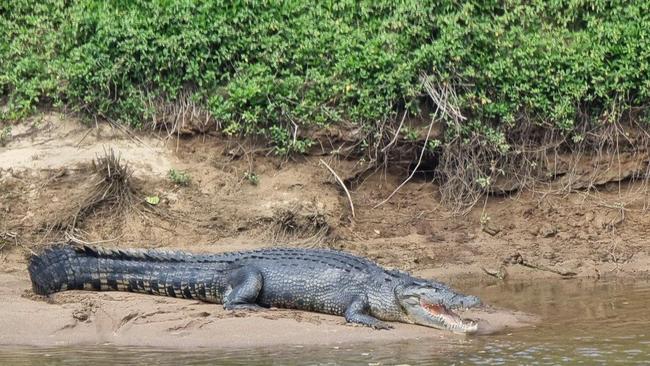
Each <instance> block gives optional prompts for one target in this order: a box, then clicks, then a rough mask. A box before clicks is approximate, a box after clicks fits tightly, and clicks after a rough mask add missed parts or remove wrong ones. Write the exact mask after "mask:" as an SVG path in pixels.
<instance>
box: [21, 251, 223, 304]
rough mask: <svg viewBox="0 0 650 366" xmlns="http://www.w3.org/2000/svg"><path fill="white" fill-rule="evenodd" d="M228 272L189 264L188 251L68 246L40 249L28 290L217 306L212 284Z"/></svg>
mask: <svg viewBox="0 0 650 366" xmlns="http://www.w3.org/2000/svg"><path fill="white" fill-rule="evenodd" d="M227 271H228V268H227V266H226V264H220V263H217V262H209V261H207V262H202V261H200V260H199V261H193V260H192V258H191V255H190V254H189V253H182V252H165V251H157V250H138V249H127V250H120V249H105V248H100V247H95V248H93V247H87V246H72V245H69V244H57V245H54V246H52V247H50V248H48V249H45V250H44V251H43V253H42V254H40V255H34V256H32V258H31V259H30V262H29V275H30V277H31V279H32V288H33V290H34V292H35V293H37V294H40V295H49V294H52V293H55V292H59V291H65V290H92V291H129V292H139V293H146V294H153V295H163V296H172V297H183V298H196V299H200V300H204V301H211V302H218V301H220V297H219V296H221V295H220V294H221V292H222V291H221V290H220V291H219V292H217V291H216V288H214V289H213V288H212V284H213V281H214V278H222V277H224V276H225V274H224V273H226V272H227ZM215 276H216V277H215ZM213 290H214V291H213Z"/></svg>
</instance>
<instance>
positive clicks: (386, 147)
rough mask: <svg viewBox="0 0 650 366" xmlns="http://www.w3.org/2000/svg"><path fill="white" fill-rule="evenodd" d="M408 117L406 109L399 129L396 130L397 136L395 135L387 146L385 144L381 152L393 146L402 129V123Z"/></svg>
mask: <svg viewBox="0 0 650 366" xmlns="http://www.w3.org/2000/svg"><path fill="white" fill-rule="evenodd" d="M405 119H406V111H404V116H403V117H402V121H401V122H400V123H399V126H397V130H396V131H395V136H393V139H392V140H390V142H389V143H388V144H386V146H384V148H383V149H381V152H382V153H383V152H386V150H387V149H388V148H389V147H391V145H393V144H394V143H395V141H397V137H398V136H399V131H400V130H401V129H402V125H403V124H404V120H405Z"/></svg>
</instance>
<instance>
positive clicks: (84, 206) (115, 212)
mask: <svg viewBox="0 0 650 366" xmlns="http://www.w3.org/2000/svg"><path fill="white" fill-rule="evenodd" d="M89 171H90V177H89V182H88V184H87V186H86V187H87V188H86V189H85V193H84V194H83V195H82V198H81V200H80V201H79V204H78V205H77V206H76V208H74V209H73V210H72V212H64V213H63V214H62V215H61V217H60V218H59V219H58V220H57V221H58V223H59V224H58V225H57V226H59V227H61V228H64V229H65V230H66V232H74V231H75V229H76V228H77V227H78V225H79V224H80V223H81V222H83V220H84V219H85V218H87V217H89V216H91V215H96V214H99V213H101V214H106V215H107V218H116V217H123V216H124V215H125V214H126V213H128V212H129V211H130V210H132V209H133V208H134V207H135V204H136V203H137V194H136V190H135V188H134V187H133V184H132V174H133V173H132V171H131V169H130V168H129V166H128V163H126V162H123V161H121V159H120V156H119V155H116V154H115V152H114V151H113V150H112V149H110V150H108V151H104V155H103V156H98V157H97V158H96V159H94V160H93V162H92V165H91V166H90V170H89Z"/></svg>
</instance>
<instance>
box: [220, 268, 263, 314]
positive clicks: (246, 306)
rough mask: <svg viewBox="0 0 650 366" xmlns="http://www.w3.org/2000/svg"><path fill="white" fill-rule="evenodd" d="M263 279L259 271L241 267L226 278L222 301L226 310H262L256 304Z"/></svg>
mask: <svg viewBox="0 0 650 366" xmlns="http://www.w3.org/2000/svg"><path fill="white" fill-rule="evenodd" d="M263 283H264V278H263V276H262V273H261V272H260V270H259V269H257V268H255V267H243V268H240V269H238V270H236V271H235V272H233V273H232V274H231V275H230V277H229V278H228V289H227V290H226V294H225V295H226V296H225V298H224V301H223V307H224V309H226V310H241V309H243V310H262V309H264V308H263V307H261V306H259V305H257V304H256V301H257V297H258V296H259V294H260V290H262V284H263Z"/></svg>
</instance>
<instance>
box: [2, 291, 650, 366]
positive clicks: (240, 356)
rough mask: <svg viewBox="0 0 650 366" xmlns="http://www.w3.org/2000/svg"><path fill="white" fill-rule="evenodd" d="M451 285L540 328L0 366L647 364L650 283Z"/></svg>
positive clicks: (41, 358) (139, 352)
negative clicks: (535, 320) (533, 319)
mask: <svg viewBox="0 0 650 366" xmlns="http://www.w3.org/2000/svg"><path fill="white" fill-rule="evenodd" d="M455 285H456V286H457V287H460V288H462V289H464V290H466V291H467V292H469V293H472V294H476V295H479V296H481V297H482V298H483V300H484V301H485V302H487V303H491V304H495V305H498V306H501V307H506V308H509V309H515V310H520V311H524V312H528V313H532V314H536V315H538V316H539V317H540V319H541V322H540V323H539V324H537V325H535V326H531V327H526V328H521V329H516V330H511V331H507V332H503V333H501V334H492V335H484V336H474V337H465V338H464V337H459V338H453V339H450V340H440V341H433V340H423V341H410V342H407V343H392V344H385V343H382V344H374V343H371V344H367V343H366V344H355V345H342V346H338V347H333V346H328V347H292V346H285V347H281V348H261V349H253V350H251V349H248V350H209V349H208V350H204V349H201V350H194V351H178V350H160V349H150V348H149V349H147V348H145V349H139V348H123V347H110V346H97V347H85V346H84V347H82V346H78V347H74V348H7V347H1V348H0V364H3V365H4V364H7V365H42V364H55V365H89V364H90V365H117V364H125V365H144V364H159V365H339V364H341V365H398V364H402V365H407V364H408V365H420V364H421V365H432V364H443V365H598V364H602V365H616V364H620V365H650V281H646V280H642V281H634V282H621V281H594V280H561V279H552V280H549V279H547V280H537V281H528V282H514V283H511V282H506V283H503V282H486V281H482V282H480V283H479V282H477V281H474V282H473V283H472V282H467V283H459V284H455ZM215 336H227V335H224V334H215Z"/></svg>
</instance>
